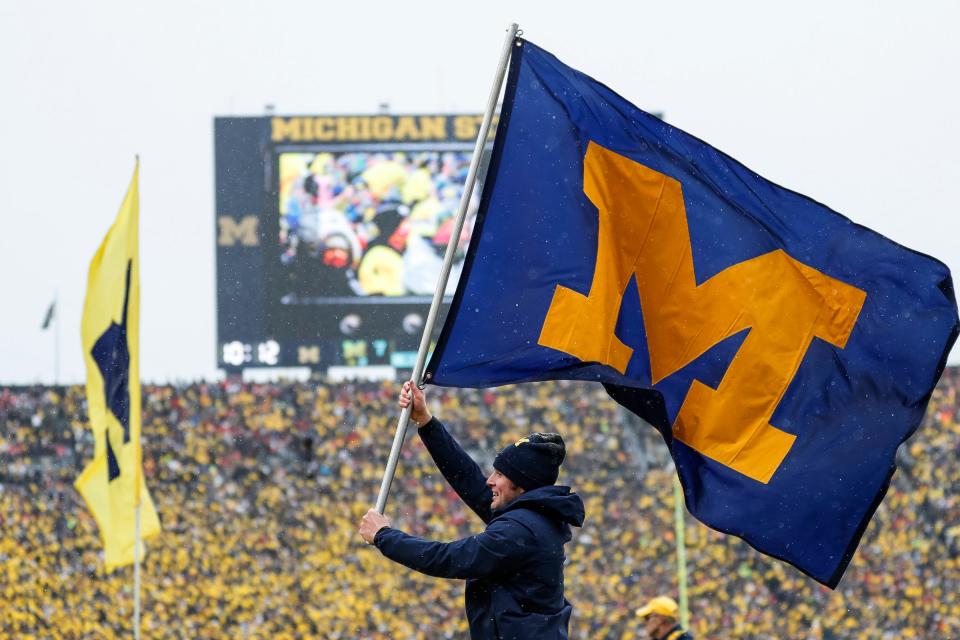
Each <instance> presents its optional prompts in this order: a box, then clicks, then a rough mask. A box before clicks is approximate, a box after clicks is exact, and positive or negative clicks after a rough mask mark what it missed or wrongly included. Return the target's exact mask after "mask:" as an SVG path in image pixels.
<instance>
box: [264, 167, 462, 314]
mask: <svg viewBox="0 0 960 640" xmlns="http://www.w3.org/2000/svg"><path fill="white" fill-rule="evenodd" d="M470 157H471V153H470V152H469V151H466V150H463V151H420V150H409V151H392V152H382V151H378V152H364V151H359V152H352V151H351V152H326V151H323V152H315V153H304V152H290V153H281V154H280V156H279V181H280V184H279V185H278V186H279V198H280V202H279V213H280V224H279V249H280V251H279V255H280V263H281V269H282V278H281V288H282V290H281V291H279V292H278V294H279V296H280V301H281V303H283V304H288V305H297V304H324V303H332V302H340V301H342V299H343V298H344V297H347V298H353V299H361V298H364V297H368V296H386V297H400V296H415V297H423V296H432V295H433V292H434V289H435V288H436V284H437V278H438V276H439V274H440V270H441V266H442V263H443V254H444V251H445V250H446V246H447V242H448V240H449V239H450V236H451V234H452V228H453V223H454V218H455V217H456V213H457V208H458V207H459V204H460V197H461V194H462V193H463V189H464V183H465V182H466V177H467V172H468V171H469V167H470ZM479 192H480V189H479V187H478V188H477V189H475V190H474V194H475V196H474V198H473V202H471V206H470V207H469V209H468V214H467V219H466V221H465V223H464V227H463V232H462V233H461V235H460V238H459V240H458V242H457V253H456V258H455V261H454V265H453V269H452V271H451V275H450V280H449V282H448V286H447V290H446V293H447V294H449V295H452V294H453V292H454V290H455V289H456V283H457V280H458V279H459V274H460V270H461V269H462V266H463V258H464V255H465V253H466V249H467V246H468V245H469V242H470V233H471V230H472V228H473V220H474V218H475V215H476V200H478V197H477V195H476V194H479Z"/></svg>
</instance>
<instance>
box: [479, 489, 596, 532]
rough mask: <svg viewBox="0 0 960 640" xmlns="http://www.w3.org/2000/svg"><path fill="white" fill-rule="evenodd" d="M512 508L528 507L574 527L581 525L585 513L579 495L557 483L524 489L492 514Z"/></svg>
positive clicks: (505, 511)
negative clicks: (518, 495) (524, 490)
mask: <svg viewBox="0 0 960 640" xmlns="http://www.w3.org/2000/svg"><path fill="white" fill-rule="evenodd" d="M514 509H530V510H531V511H536V512H537V513H541V514H543V515H545V516H547V517H548V518H550V519H552V520H559V521H560V522H565V523H567V524H570V525H573V526H575V527H582V526H583V519H584V517H585V515H586V514H585V512H584V508H583V500H581V499H580V496H578V495H577V494H576V493H574V492H572V491H571V490H570V487H562V486H557V485H550V486H548V487H539V488H537V489H531V490H530V491H526V492H524V493H523V494H521V495H520V497H518V498H516V499H515V500H514V501H513V502H511V503H510V504H508V505H507V506H506V507H504V508H503V509H497V510H496V511H495V512H494V514H493V515H494V517H496V516H499V515H502V514H504V513H507V512H508V511H513V510H514Z"/></svg>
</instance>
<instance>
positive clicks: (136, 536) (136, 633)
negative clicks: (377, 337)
mask: <svg viewBox="0 0 960 640" xmlns="http://www.w3.org/2000/svg"><path fill="white" fill-rule="evenodd" d="M135 159H136V168H135V169H134V171H135V172H136V175H137V181H138V189H139V179H140V154H139V153H138V154H136V155H135ZM138 199H139V191H138ZM139 216H140V208H139V202H138V203H137V217H138V218H139ZM139 226H140V221H139V220H137V227H138V232H137V243H139V242H140V233H139ZM139 256H140V250H139V247H138V248H137V258H138V259H139ZM137 270H138V271H139V266H138V267H137ZM139 321H140V318H139V317H138V318H137V322H139ZM137 335H140V328H139V327H137ZM139 371H140V370H139V367H138V368H137V373H138V374H139ZM136 384H137V386H138V387H139V385H140V380H139V379H138V380H137V381H136ZM142 439H143V430H142V429H141V430H140V433H138V434H137V442H136V445H135V446H136V453H135V455H134V459H135V460H136V469H135V471H134V472H133V505H134V506H133V523H134V524H133V637H134V640H140V483H141V482H142V480H141V478H140V474H141V472H142V469H143V460H142V458H143V452H142V450H141V447H142Z"/></svg>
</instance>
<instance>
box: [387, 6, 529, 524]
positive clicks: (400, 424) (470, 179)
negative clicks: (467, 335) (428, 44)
mask: <svg viewBox="0 0 960 640" xmlns="http://www.w3.org/2000/svg"><path fill="white" fill-rule="evenodd" d="M518 30H519V27H518V26H517V23H513V24H511V25H510V27H509V28H508V29H507V38H506V40H505V41H504V43H503V50H502V51H501V53H500V62H499V64H498V66H497V73H496V76H495V77H494V81H493V87H492V88H491V89H490V97H489V98H488V99H487V109H486V111H485V112H484V114H483V121H482V122H481V124H480V131H479V133H478V134H477V143H476V145H475V146H474V148H473V157H472V158H471V160H470V171H469V172H468V173H467V181H466V182H465V183H464V185H463V195H462V196H461V197H460V207H459V209H458V210H457V217H456V221H455V222H454V226H453V231H452V233H451V234H450V239H449V240H448V241H447V250H446V253H444V256H443V268H442V270H441V272H440V278H439V279H438V280H437V288H436V289H435V290H434V292H433V301H432V302H431V303H430V313H429V314H427V322H426V324H424V327H423V335H422V336H421V338H420V349H419V350H418V351H417V362H416V365H415V366H414V368H413V380H414V382H415V383H416V384H417V385H420V384H422V382H423V368H424V365H425V364H426V360H427V351H428V350H429V348H430V336H431V335H432V334H433V327H434V325H435V324H436V323H437V314H438V313H439V310H440V302H441V301H442V300H443V293H444V291H446V289H447V280H448V279H449V278H450V269H451V267H452V266H453V256H454V253H455V252H456V248H457V244H458V243H459V241H460V233H461V232H462V231H463V221H464V219H465V218H466V217H467V207H468V206H469V204H470V198H471V197H472V196H473V188H474V185H475V184H476V182H477V171H478V169H479V167H480V158H481V156H482V155H483V147H484V146H485V145H486V143H487V135H488V134H489V132H490V124H491V123H492V122H493V112H494V111H495V110H496V108H497V100H498V99H499V97H500V89H501V88H502V87H503V77H504V76H505V75H506V72H507V63H508V62H509V61H510V50H511V49H512V48H513V42H514V40H515V39H516V37H517V31H518ZM412 410H413V405H412V404H411V405H410V406H408V407H407V408H406V409H404V410H403V411H401V412H400V419H399V420H398V421H397V432H396V434H395V435H394V436H393V446H392V447H391V448H390V457H389V458H388V459H387V467H386V469H385V470H384V472H383V482H381V484H380V495H378V496H377V506H376V510H377V512H379V513H383V510H384V508H385V507H386V506H387V496H388V495H389V494H390V485H391V484H393V476H394V474H395V473H396V471H397V461H398V460H399V458H400V449H401V448H402V447H403V437H404V436H405V435H406V433H407V424H408V423H409V421H410V412H411V411H412Z"/></svg>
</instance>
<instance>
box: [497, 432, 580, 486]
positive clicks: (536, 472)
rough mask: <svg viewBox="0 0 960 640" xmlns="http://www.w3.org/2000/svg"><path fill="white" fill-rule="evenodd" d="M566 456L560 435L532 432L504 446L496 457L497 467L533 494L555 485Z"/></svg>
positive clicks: (565, 449)
mask: <svg viewBox="0 0 960 640" xmlns="http://www.w3.org/2000/svg"><path fill="white" fill-rule="evenodd" d="M566 455H567V448H566V445H564V444H563V438H561V437H560V434H559V433H531V434H530V435H529V436H527V437H526V438H521V439H520V440H517V441H516V442H515V443H513V444H508V445H507V446H506V447H504V448H503V449H502V450H501V451H500V453H498V454H497V457H496V458H494V460H493V468H494V469H496V470H497V471H499V472H500V473H502V474H503V475H505V476H507V477H508V478H510V480H512V481H513V483H514V484H516V485H519V486H520V487H522V488H523V489H524V490H525V491H530V490H531V489H536V488H538V487H546V486H549V485H552V484H553V483H555V482H556V481H557V475H558V474H559V473H560V465H561V464H562V463H563V459H564V458H565V457H566Z"/></svg>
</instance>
